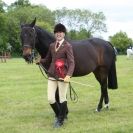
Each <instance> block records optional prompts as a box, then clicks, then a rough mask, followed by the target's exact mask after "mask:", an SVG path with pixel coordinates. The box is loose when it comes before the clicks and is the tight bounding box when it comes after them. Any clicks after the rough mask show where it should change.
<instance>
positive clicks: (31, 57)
mask: <svg viewBox="0 0 133 133" xmlns="http://www.w3.org/2000/svg"><path fill="white" fill-rule="evenodd" d="M23 28H27V27H23ZM32 30H33V34H34V37H33V45H32V46H31V45H27V44H24V45H23V49H24V48H31V54H30V55H29V56H28V61H27V62H29V63H31V62H33V59H34V58H35V43H36V37H37V33H36V30H35V28H34V27H32Z"/></svg>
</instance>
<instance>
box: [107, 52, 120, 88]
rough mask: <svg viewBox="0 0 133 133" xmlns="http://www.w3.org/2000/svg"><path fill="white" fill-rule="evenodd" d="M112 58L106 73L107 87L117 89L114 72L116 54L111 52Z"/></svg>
mask: <svg viewBox="0 0 133 133" xmlns="http://www.w3.org/2000/svg"><path fill="white" fill-rule="evenodd" d="M113 55H114V58H113V61H112V65H111V67H110V70H109V74H108V88H109V89H117V88H118V83H117V74H116V63H115V62H116V55H115V53H113Z"/></svg>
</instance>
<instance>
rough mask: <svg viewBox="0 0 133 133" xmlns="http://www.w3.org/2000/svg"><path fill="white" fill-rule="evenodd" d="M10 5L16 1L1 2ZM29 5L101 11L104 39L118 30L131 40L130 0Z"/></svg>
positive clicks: (37, 0) (53, 0) (38, 0)
mask: <svg viewBox="0 0 133 133" xmlns="http://www.w3.org/2000/svg"><path fill="white" fill-rule="evenodd" d="M3 1H4V2H5V3H7V4H10V3H12V2H14V1H16V0H3ZM29 1H30V3H31V4H41V5H45V6H46V7H48V8H49V9H50V10H55V9H60V8H62V7H67V8H68V9H75V8H80V9H89V10H91V11H92V12H100V11H102V12H103V13H104V15H105V16H106V21H105V23H106V25H107V30H108V32H107V33H102V34H101V36H103V38H104V39H108V36H112V35H114V34H115V33H117V32H119V31H120V30H121V31H123V32H126V33H127V35H128V37H131V38H132V39H133V4H132V0H29Z"/></svg>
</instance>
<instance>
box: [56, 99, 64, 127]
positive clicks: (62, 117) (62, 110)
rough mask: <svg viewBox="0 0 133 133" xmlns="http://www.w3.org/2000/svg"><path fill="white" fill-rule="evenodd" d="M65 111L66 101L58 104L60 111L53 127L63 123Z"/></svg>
mask: <svg viewBox="0 0 133 133" xmlns="http://www.w3.org/2000/svg"><path fill="white" fill-rule="evenodd" d="M66 111H67V101H65V102H63V103H61V105H60V113H59V117H58V120H57V122H56V124H55V128H59V127H61V126H62V125H63V124H64V119H65V116H66Z"/></svg>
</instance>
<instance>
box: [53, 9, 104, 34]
mask: <svg viewBox="0 0 133 133" xmlns="http://www.w3.org/2000/svg"><path fill="white" fill-rule="evenodd" d="M54 14H55V19H56V20H55V21H56V23H59V22H61V23H64V24H65V25H66V26H67V27H68V29H69V30H72V31H74V30H75V31H80V30H81V29H85V30H87V32H88V33H89V34H93V33H96V32H106V25H105V24H104V21H105V16H104V14H103V13H102V12H99V13H93V12H91V11H89V10H80V9H75V10H72V9H71V10H68V9H67V8H62V9H60V10H55V11H54Z"/></svg>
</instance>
